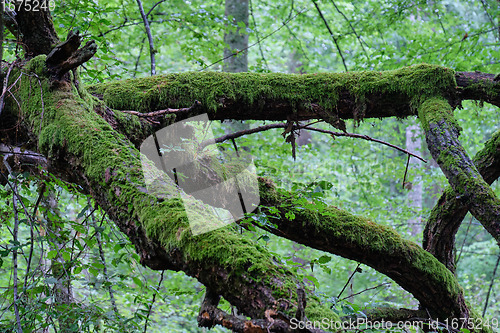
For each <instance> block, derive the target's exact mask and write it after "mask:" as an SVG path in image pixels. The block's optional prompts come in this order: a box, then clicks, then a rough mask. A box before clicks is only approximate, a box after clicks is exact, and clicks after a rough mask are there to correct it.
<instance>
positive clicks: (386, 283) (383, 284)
mask: <svg viewBox="0 0 500 333" xmlns="http://www.w3.org/2000/svg"><path fill="white" fill-rule="evenodd" d="M390 284H391V283H390V282H385V283H382V284H379V285H378V286H375V287H371V288H367V289H365V290H361V291H360V292H357V293H355V294H352V295H349V296H346V297H344V298H341V299H339V300H338V302H340V301H343V300H345V299H348V298H350V297H353V296H357V295H359V294H362V293H364V292H367V291H369V290H373V289H377V288H380V287H383V286H387V285H390Z"/></svg>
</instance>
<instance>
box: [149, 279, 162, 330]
mask: <svg viewBox="0 0 500 333" xmlns="http://www.w3.org/2000/svg"><path fill="white" fill-rule="evenodd" d="M164 273H165V271H161V276H160V281H158V287H157V288H156V290H155V293H154V294H153V299H152V301H151V303H150V304H149V309H148V315H147V316H146V322H145V323H144V333H146V332H147V330H148V321H149V316H150V315H151V310H152V309H153V305H154V304H155V301H156V295H157V294H158V290H160V287H161V283H162V282H163V274H164Z"/></svg>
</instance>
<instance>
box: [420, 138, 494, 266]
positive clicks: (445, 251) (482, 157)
mask: <svg viewBox="0 0 500 333" xmlns="http://www.w3.org/2000/svg"><path fill="white" fill-rule="evenodd" d="M473 162H474V165H475V166H476V168H477V170H478V171H479V173H480V174H481V176H482V177H483V179H484V180H485V182H486V183H488V184H489V185H491V184H492V183H493V182H494V181H495V180H497V179H498V178H499V177H500V130H499V131H497V132H496V133H494V134H493V137H492V138H491V139H489V140H488V141H487V142H486V143H485V145H484V148H483V149H482V150H481V151H479V152H478V153H477V154H476V156H475V157H474V159H473ZM468 211H469V208H468V207H467V206H465V205H463V204H462V203H461V202H460V200H458V199H457V196H456V194H455V192H454V191H453V189H452V188H451V187H448V188H447V189H445V191H444V193H443V194H442V195H441V197H440V198H439V200H438V203H437V204H436V205H435V206H434V208H433V209H432V211H431V214H430V216H429V220H428V221H427V224H426V226H425V230H424V239H423V248H424V249H426V250H427V251H429V252H430V253H432V254H433V255H434V256H435V257H436V258H437V259H438V260H439V261H440V262H442V263H443V264H445V265H446V267H448V269H449V270H451V271H452V272H454V271H455V258H454V252H453V249H454V245H455V234H456V233H457V231H458V228H459V227H460V224H461V223H462V220H463V219H464V217H465V215H466V214H467V212H468Z"/></svg>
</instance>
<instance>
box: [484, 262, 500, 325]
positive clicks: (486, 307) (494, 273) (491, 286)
mask: <svg viewBox="0 0 500 333" xmlns="http://www.w3.org/2000/svg"><path fill="white" fill-rule="evenodd" d="M499 263H500V254H498V258H497V263H496V264H495V268H494V269H493V276H492V277H491V281H490V287H489V288H488V293H487V294H486V301H485V302H484V309H483V318H484V316H485V315H486V310H487V309H488V302H489V301H490V293H491V289H492V288H493V284H494V283H495V278H496V275H497V269H498V264H499Z"/></svg>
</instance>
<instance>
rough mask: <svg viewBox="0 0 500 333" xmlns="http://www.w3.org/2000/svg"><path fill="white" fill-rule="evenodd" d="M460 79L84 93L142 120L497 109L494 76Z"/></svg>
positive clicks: (395, 76)
mask: <svg viewBox="0 0 500 333" xmlns="http://www.w3.org/2000/svg"><path fill="white" fill-rule="evenodd" d="M471 75H472V74H471ZM464 77H465V74H464V73H458V74H457V73H455V72H453V71H452V70H450V69H447V68H443V67H439V66H433V65H417V66H410V67H405V68H401V69H399V70H394V71H385V72H350V73H319V74H304V75H297V74H257V73H244V74H242V73H214V72H201V73H200V72H196V73H179V74H168V75H162V76H154V77H149V78H141V79H131V80H124V81H118V82H112V83H104V84H98V85H94V86H92V87H90V89H89V90H90V92H92V93H94V94H96V95H97V96H99V97H100V98H102V99H103V100H104V102H105V103H106V104H107V105H108V106H109V107H111V108H114V109H118V110H136V111H139V112H142V113H146V112H151V111H156V110H164V109H167V108H182V107H189V106H191V105H192V104H193V103H194V101H200V103H201V107H200V108H199V109H197V110H196V111H197V112H196V113H193V114H185V115H183V117H181V118H178V119H177V120H179V119H182V118H184V117H189V116H193V115H196V114H200V113H208V114H209V117H210V119H217V120H224V119H240V120H241V119H254V120H280V121H283V120H306V119H318V118H322V117H321V116H320V115H321V114H322V113H324V112H326V113H328V114H331V115H333V116H335V117H338V118H340V119H363V118H384V117H407V116H411V115H414V114H415V108H414V107H415V106H417V105H418V103H419V101H418V98H419V96H430V95H441V96H445V97H446V98H447V99H448V100H449V102H450V103H451V104H452V105H454V106H456V105H459V104H460V102H461V101H462V100H464V99H475V100H485V101H489V102H491V103H492V104H494V105H497V106H500V99H499V97H498V96H500V82H496V81H493V76H491V75H483V76H482V77H477V78H476V79H475V81H474V80H472V79H471V80H465V79H463V78H464ZM457 78H458V79H459V82H457V81H456V79H457Z"/></svg>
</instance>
